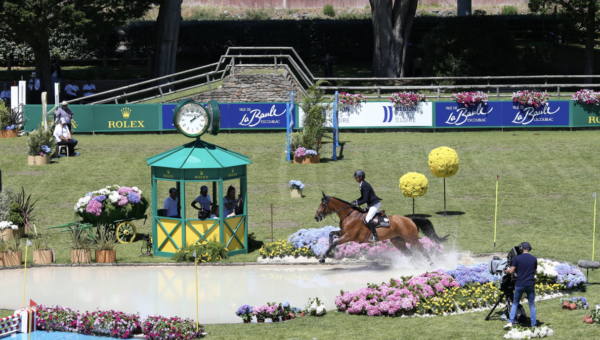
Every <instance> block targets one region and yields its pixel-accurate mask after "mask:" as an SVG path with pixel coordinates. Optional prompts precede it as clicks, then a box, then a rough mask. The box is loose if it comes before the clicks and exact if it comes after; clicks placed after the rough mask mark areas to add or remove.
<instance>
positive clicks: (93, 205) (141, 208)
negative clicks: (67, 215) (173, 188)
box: [74, 185, 148, 220]
mask: <svg viewBox="0 0 600 340" xmlns="http://www.w3.org/2000/svg"><path fill="white" fill-rule="evenodd" d="M147 208H148V201H147V200H146V198H145V197H144V196H142V191H141V190H140V189H138V188H137V187H131V188H130V187H121V186H118V185H109V186H107V187H106V188H103V189H100V190H97V191H92V192H88V193H87V194H85V196H84V197H82V198H80V199H79V201H77V203H76V204H75V206H74V209H75V213H76V214H77V215H78V216H80V217H83V218H84V220H85V218H86V217H88V216H89V215H92V216H100V215H101V214H103V213H105V214H106V216H108V215H110V214H111V213H112V212H113V211H121V212H123V213H124V214H127V215H129V214H130V213H135V214H138V215H143V213H144V212H145V211H146V209H147ZM134 209H135V211H133V210H134Z"/></svg>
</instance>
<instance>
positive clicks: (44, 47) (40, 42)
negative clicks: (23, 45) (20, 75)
mask: <svg viewBox="0 0 600 340" xmlns="http://www.w3.org/2000/svg"><path fill="white" fill-rule="evenodd" d="M28 43H29V45H30V46H31V49H32V50H33V56H34V58H35V61H34V64H35V73H36V74H37V77H38V79H39V80H40V91H39V96H40V98H41V95H42V92H44V91H46V92H51V91H50V89H52V74H51V72H50V66H51V62H50V44H49V39H47V38H46V39H42V38H40V39H36V40H35V42H32V41H28ZM27 80H29V78H27ZM40 98H36V102H40V103H41V99H40ZM49 101H51V102H54V99H52V98H51V100H49Z"/></svg>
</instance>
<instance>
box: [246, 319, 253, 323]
mask: <svg viewBox="0 0 600 340" xmlns="http://www.w3.org/2000/svg"><path fill="white" fill-rule="evenodd" d="M250 322H252V320H250V319H248V320H244V323H250Z"/></svg>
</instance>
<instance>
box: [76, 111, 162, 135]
mask: <svg viewBox="0 0 600 340" xmlns="http://www.w3.org/2000/svg"><path fill="white" fill-rule="evenodd" d="M73 112H75V114H74V116H76V115H77V113H76V111H75V110H73ZM161 114H162V110H161V108H160V105H157V104H131V105H117V104H108V105H93V112H92V119H93V131H96V132H98V131H100V132H121V131H159V130H160V123H159V122H160V120H161Z"/></svg>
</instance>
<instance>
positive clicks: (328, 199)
mask: <svg viewBox="0 0 600 340" xmlns="http://www.w3.org/2000/svg"><path fill="white" fill-rule="evenodd" d="M323 199H324V200H325V202H326V203H327V204H326V205H325V207H324V208H323V210H322V211H319V210H317V216H319V217H321V221H322V220H324V219H325V217H327V216H331V215H332V214H333V213H334V210H332V209H330V208H329V202H330V201H331V196H325V197H324V198H323ZM321 203H323V202H321ZM325 209H329V213H328V214H325V213H323V212H324V211H325ZM346 209H350V212H349V213H348V214H346V216H344V217H343V218H342V219H341V220H340V221H339V222H337V223H339V225H340V228H341V227H342V222H344V220H345V219H346V217H348V216H350V214H352V211H354V210H352V206H350V205H349V206H345V207H343V208H341V209H338V210H335V213H336V214H338V213H339V212H340V211H342V210H346ZM331 219H332V220H333V222H336V220H335V219H334V218H333V217H331Z"/></svg>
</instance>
